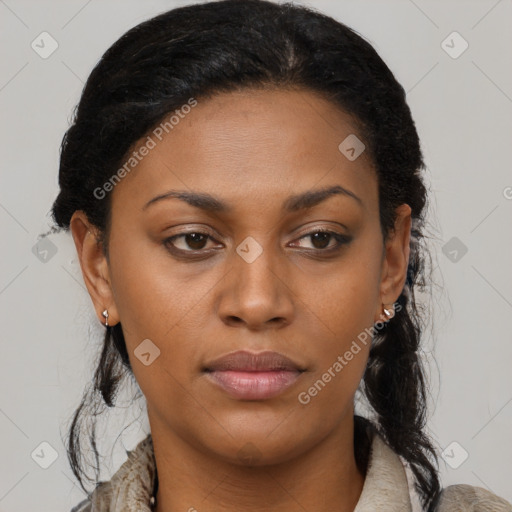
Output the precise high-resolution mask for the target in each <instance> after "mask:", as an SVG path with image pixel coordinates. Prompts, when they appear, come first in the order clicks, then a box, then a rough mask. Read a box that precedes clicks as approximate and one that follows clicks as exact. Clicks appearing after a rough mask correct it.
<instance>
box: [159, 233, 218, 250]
mask: <svg viewBox="0 0 512 512" xmlns="http://www.w3.org/2000/svg"><path fill="white" fill-rule="evenodd" d="M210 238H211V237H210V235H208V234H207V233H201V232H196V231H194V232H191V233H182V234H181V235H174V236H171V237H170V238H167V239H166V240H164V244H165V245H166V246H168V247H169V246H171V247H173V248H174V249H176V250H178V251H182V252H194V251H200V250H202V249H204V248H205V245H206V243H207V241H208V239H210ZM176 240H179V243H176Z"/></svg>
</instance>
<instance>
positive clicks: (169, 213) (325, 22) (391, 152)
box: [53, 0, 512, 512]
mask: <svg viewBox="0 0 512 512" xmlns="http://www.w3.org/2000/svg"><path fill="white" fill-rule="evenodd" d="M423 168H424V163H423V159H422V154H421V151H420V146H419V140H418V136H417V132H416V129H415V125H414V122H413V120H412V118H411V113H410V110H409V108H408V106H407V104H406V101H405V93H404V90H403V88H402V87H401V86H400V84H399V83H397V81H396V80H395V78H394V76H393V74H392V73H391V71H390V70H389V69H388V67H387V66H386V65H385V64H384V62H383V61H382V60H381V59H380V57H379V56H378V55H377V53H376V52H375V50H374V49H373V48H372V47H371V45H370V44H368V43H367V42H366V41H365V40H364V39H362V38H361V37H360V36H359V35H357V34H356V33H355V32H354V31H352V30H350V29H349V28H348V27H346V26H345V25H343V24H341V23H339V22H337V21H335V20H333V19H331V18H329V17H327V16H324V15H322V14H320V13H317V12H315V11H313V10H311V9H308V8H306V7H301V6H297V5H292V4H280V5H279V4H276V3H272V2H267V1H264V0H245V1H237V0H225V1H220V2H210V3H205V4H198V5H189V6H186V7H182V8H179V9H174V10H171V11H169V12H166V13H164V14H162V15H160V16H157V17H155V18H153V19H151V20H149V21H146V22H144V23H142V24H140V25H138V26H137V27H135V28H133V29H132V30H130V31H129V32H128V33H127V34H125V35H124V36H123V37H122V38H120V39H119V40H118V41H117V42H116V43H115V44H114V45H113V46H112V47H111V48H110V49H109V50H108V51H107V52H106V53H105V55H104V56H103V57H102V59H101V61H100V62H99V63H98V65H97V66H96V67H95V69H94V70H93V72H92V73H91V75H90V77H89V79H88V81H87V84H86V86H85V89H84V91H83V94H82V98H81V100H80V103H79V105H78V108H77V111H76V115H75V119H74V121H73V124H72V126H71V127H70V128H69V130H68V132H67V133H66V135H65V137H64V140H63V144H62V148H61V163H60V172H59V184H60V187H61V190H60V193H59V195H58V197H57V199H56V201H55V203H54V205H53V216H54V219H55V222H56V224H57V225H58V226H59V227H60V228H65V229H69V230H70V231H71V233H72V236H73V239H74V242H75V245H76V248H77V253H78V256H79V260H80V264H81V269H82V273H83V277H84V282H85V284H86V285H87V288H88V291H89V293H90V296H91V299H92V301H93V304H94V308H95V310H96V313H97V316H98V319H99V321H101V322H102V323H103V324H104V325H105V339H104V345H103V350H102V353H101V358H100V361H99V364H98V368H97V370H96V373H95V376H94V381H93V385H92V387H91V388H90V389H89V390H87V391H86V393H85V395H84V398H83V401H82V403H81V405H80V407H79V408H78V410H77V411H76V413H75V416H74V419H73V422H72V425H71V428H70V432H69V444H68V451H69V458H70V462H71V465H72V468H73V471H74V473H75V475H76V476H77V478H78V479H79V481H80V483H81V485H82V487H83V488H84V490H85V487H84V486H83V479H84V478H86V477H87V473H86V471H85V470H84V461H83V454H84V453H85V452H86V449H85V448H84V442H83V439H82V437H83V435H81V434H82V430H83V424H84V422H88V421H92V426H93V427H94V424H95V423H94V422H95V419H96V415H97V414H98V413H99V411H100V410H101V407H102V406H103V405H104V404H106V405H107V406H108V407H113V406H114V405H115V397H116V394H117V392H118V391H119V387H120V383H121V381H122V377H123V376H124V375H126V374H128V375H132V376H133V377H134V378H135V380H136V382H137V384H138V386H139V387H140V390H141V391H142V393H143V394H144V397H145V399H146V403H147V412H148V419H149V424H150V427H151V434H150V435H149V436H148V437H147V438H146V439H144V440H143V441H142V442H141V443H140V444H139V445H138V446H137V447H136V449H134V450H133V451H132V452H131V453H130V454H129V457H128V460H127V461H126V462H125V463H124V464H123V465H122V467H121V468H120V469H119V470H118V471H117V472H116V474H115V475H114V476H113V477H112V479H111V480H109V481H102V482H99V483H98V485H97V486H96V489H95V490H94V492H92V493H91V495H90V496H89V497H88V498H87V499H86V500H84V501H82V502H81V503H80V504H78V505H77V506H76V507H75V508H74V509H73V510H74V511H75V512H77V511H80V512H83V511H93V510H94V511H149V510H156V511H157V512H175V511H182V510H183V511H185V510H188V511H190V512H192V511H196V510H197V511H199V512H206V511H215V512H222V511H233V510H244V511H256V510H257V511H262V510H284V511H287V512H295V511H304V510H308V511H315V512H327V511H329V512H332V511H333V510H336V511H340V512H348V511H354V510H355V511H356V512H366V511H375V510H379V511H388V510H389V511H397V510H400V511H401V510H403V511H408V510H413V508H414V510H420V509H421V510H441V511H448V510H489V511H490V510H493V511H495V510H503V511H505V510H507V511H510V510H512V506H511V505H510V504H509V503H507V502H506V501H505V500H503V499H501V498H499V497H497V496H495V495H494V494H492V493H490V492H488V491H486V490H484V489H482V488H479V487H471V486H467V485H455V486H450V487H448V488H447V489H444V490H442V489H441V486H440V481H439V476H438V472H437V469H436V463H437V461H436V452H435V449H434V447H433V445H432V443H431V441H430V439H429V438H428V436H427V435H426V434H425V432H424V426H425V398H426V392H427V390H426V386H425V383H424V373H423V372H424V370H423V367H422V364H421V360H420V359H419V356H418V349H419V347H420V345H419V344H420V337H421V324H422V316H421V310H420V309H419V308H417V307H416V302H415V298H414V292H415V290H417V289H418V287H420V288H424V287H426V286H427V285H428V282H427V281H428V280H426V279H425V264H426V256H427V254H428V253H427V250H426V248H425V247H424V246H423V245H422V238H423V236H424V229H423V227H424V218H425V206H426V202H427V194H426V189H425V186H424V183H423V179H422V176H421V170H422V169H423ZM358 391H361V393H362V395H363V396H364V397H365V398H366V400H367V403H368V406H369V407H368V414H367V415H366V416H367V417H363V416H361V415H356V414H355V409H354V403H355V397H356V392H358ZM90 441H91V445H92V448H93V451H94V453H95V455H96V457H97V456H98V453H97V450H96V444H95V436H94V430H92V434H91V439H90ZM96 460H98V459H96ZM98 471H99V467H98V465H96V477H98ZM96 480H98V478H96Z"/></svg>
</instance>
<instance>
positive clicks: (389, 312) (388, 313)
mask: <svg viewBox="0 0 512 512" xmlns="http://www.w3.org/2000/svg"><path fill="white" fill-rule="evenodd" d="M382 305H383V306H386V305H390V306H391V308H389V309H388V308H386V307H384V314H385V315H386V316H387V317H388V318H393V317H394V316H395V307H394V305H393V304H382Z"/></svg>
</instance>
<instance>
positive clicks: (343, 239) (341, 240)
mask: <svg viewBox="0 0 512 512" xmlns="http://www.w3.org/2000/svg"><path fill="white" fill-rule="evenodd" d="M317 233H326V234H328V235H331V236H332V237H333V238H334V239H335V241H336V245H335V246H334V247H331V248H328V249H306V251H308V252H309V253H316V254H320V255H330V254H332V253H337V252H339V251H340V250H341V249H342V247H343V246H344V245H347V244H349V243H350V242H351V241H352V237H351V236H348V235H342V234H341V233H337V232H336V231H330V230H327V229H315V230H314V231H310V232H309V233H305V234H304V235H302V236H301V237H300V238H298V240H302V239H303V238H307V237H311V236H313V235H315V234H317ZM187 235H204V236H206V237H208V239H210V240H215V239H214V238H213V237H212V236H211V235H210V234H209V233H206V232H204V231H189V232H187V233H180V234H179V235H173V236H171V237H169V238H166V239H165V240H163V242H162V243H163V245H164V246H165V248H166V249H167V250H168V251H169V252H171V253H173V254H177V255H179V256H182V255H186V254H190V255H192V256H195V255H201V254H205V253H207V252H208V249H199V250H190V251H186V250H183V249H177V248H176V247H175V246H174V245H173V241H174V240H176V239H178V238H182V237H185V236H187Z"/></svg>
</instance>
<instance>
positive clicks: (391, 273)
mask: <svg viewBox="0 0 512 512" xmlns="http://www.w3.org/2000/svg"><path fill="white" fill-rule="evenodd" d="M411 223H412V222H411V207H410V206H409V205H408V204H405V203H404V204H402V205H400V206H399V207H398V208H397V209H396V220H395V226H394V230H392V231H391V232H390V234H389V238H388V240H387V241H386V243H385V247H384V250H383V261H382V271H381V283H380V298H381V303H382V304H387V305H391V304H393V303H394V302H396V300H397V299H398V297H399V296H400V294H401V293H402V290H403V288H404V285H405V281H406V279H407V267H408V266H409V253H410V247H409V242H410V239H411ZM382 304H379V307H378V310H377V311H376V314H375V315H376V316H375V322H377V321H386V320H389V318H388V317H386V316H385V315H383V311H382Z"/></svg>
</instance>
